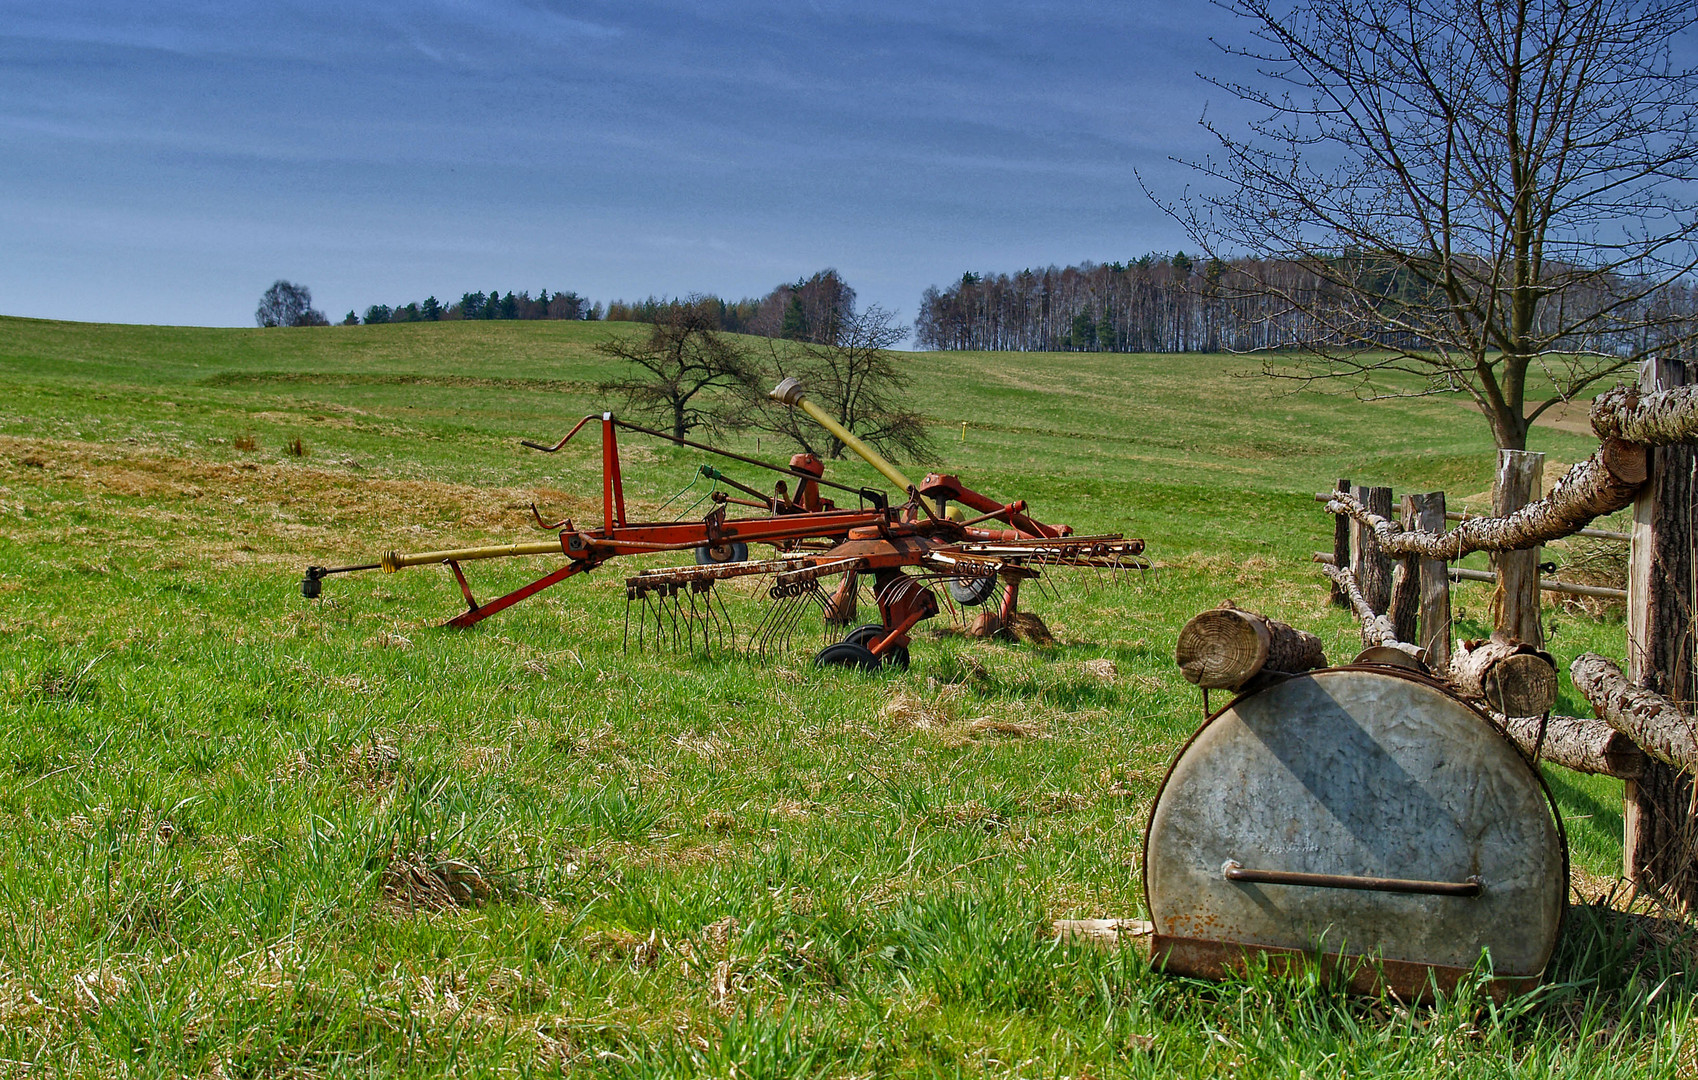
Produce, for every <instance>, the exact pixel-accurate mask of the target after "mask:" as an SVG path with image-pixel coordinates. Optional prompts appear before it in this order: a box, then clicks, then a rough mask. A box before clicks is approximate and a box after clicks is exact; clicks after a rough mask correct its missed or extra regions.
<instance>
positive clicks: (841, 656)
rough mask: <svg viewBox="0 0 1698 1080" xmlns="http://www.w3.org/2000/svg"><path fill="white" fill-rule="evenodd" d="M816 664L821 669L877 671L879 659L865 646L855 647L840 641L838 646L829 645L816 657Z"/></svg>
mask: <svg viewBox="0 0 1698 1080" xmlns="http://www.w3.org/2000/svg"><path fill="white" fill-rule="evenodd" d="M814 663H815V664H817V665H818V666H820V667H848V668H860V669H861V670H862V671H877V670H878V667H879V659H878V657H876V656H874V655H873V654H872V653H871V652H870V651H869V650H868V649H867V647H866V646H865V645H855V644H851V643H850V642H847V641H840V642H838V643H837V644H836V645H827V646H826V647H825V648H823V649H821V650H820V652H819V655H818V656H816V657H814Z"/></svg>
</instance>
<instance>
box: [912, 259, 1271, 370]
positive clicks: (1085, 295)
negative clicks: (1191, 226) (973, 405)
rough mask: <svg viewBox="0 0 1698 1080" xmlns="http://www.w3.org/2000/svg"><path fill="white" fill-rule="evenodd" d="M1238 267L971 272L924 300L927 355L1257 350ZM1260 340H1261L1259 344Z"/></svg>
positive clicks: (1141, 265)
mask: <svg viewBox="0 0 1698 1080" xmlns="http://www.w3.org/2000/svg"><path fill="white" fill-rule="evenodd" d="M1230 269H1231V267H1230V266H1229V264H1227V263H1225V262H1223V261H1221V260H1219V259H1210V260H1207V261H1205V262H1203V263H1200V264H1199V263H1198V262H1196V261H1195V260H1193V259H1191V258H1190V257H1189V256H1187V255H1186V254H1185V253H1184V252H1180V253H1178V254H1176V255H1173V256H1167V255H1153V254H1152V255H1145V256H1144V257H1142V258H1140V259H1134V260H1133V261H1131V262H1129V263H1118V262H1113V263H1092V262H1085V263H1081V264H1079V265H1078V266H1068V267H1062V268H1057V267H1054V266H1048V267H1044V268H1042V269H1039V270H1022V271H1020V272H1019V273H1017V274H984V275H980V274H974V273H967V274H963V275H962V276H961V280H960V281H957V282H955V283H954V284H953V285H950V286H949V287H948V288H946V289H943V290H939V289H937V288H936V287H935V286H934V287H932V288H928V289H927V290H926V291H925V293H924V294H923V295H922V296H921V298H920V311H919V315H918V317H917V318H916V319H915V320H914V336H915V338H916V340H917V343H918V344H919V346H920V348H922V349H985V350H998V349H1006V350H1026V351H1033V352H1061V351H1069V350H1073V351H1085V352H1213V351H1216V350H1218V349H1222V348H1247V347H1253V345H1252V344H1251V342H1252V339H1254V338H1256V336H1257V328H1258V327H1264V326H1265V323H1258V322H1257V320H1256V319H1255V318H1254V317H1253V316H1254V313H1252V312H1246V311H1244V310H1242V306H1241V305H1240V306H1238V307H1235V306H1234V305H1233V304H1232V303H1229V302H1228V300H1227V298H1226V296H1225V294H1224V290H1223V289H1222V283H1223V281H1224V279H1225V277H1226V275H1227V273H1228V271H1229V270H1230ZM1257 343H1259V341H1258V342H1257Z"/></svg>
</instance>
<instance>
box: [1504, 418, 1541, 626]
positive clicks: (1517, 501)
mask: <svg viewBox="0 0 1698 1080" xmlns="http://www.w3.org/2000/svg"><path fill="white" fill-rule="evenodd" d="M1544 471H1545V455H1543V454H1530V453H1528V452H1527V451H1525V450H1499V451H1498V475H1497V483H1495V484H1493V485H1492V516H1494V517H1508V516H1509V515H1510V514H1513V513H1515V512H1516V511H1517V510H1519V509H1521V508H1522V507H1523V506H1526V505H1527V504H1528V503H1530V502H1532V501H1533V500H1534V499H1537V498H1538V497H1539V480H1540V477H1541V476H1542V474H1543V473H1544ZM1492 566H1493V568H1494V569H1495V570H1497V572H1498V587H1497V591H1496V592H1494V593H1493V594H1492V615H1493V620H1492V621H1493V623H1494V625H1495V626H1496V629H1497V630H1498V632H1499V633H1502V634H1507V635H1509V636H1510V637H1511V638H1513V639H1514V640H1516V641H1524V642H1526V643H1527V644H1529V645H1531V646H1533V647H1534V648H1536V649H1542V648H1544V647H1545V631H1544V627H1543V626H1542V625H1541V624H1540V622H1539V549H1538V548H1533V549H1532V550H1531V551H1503V552H1499V553H1498V554H1496V555H1494V556H1493V557H1492Z"/></svg>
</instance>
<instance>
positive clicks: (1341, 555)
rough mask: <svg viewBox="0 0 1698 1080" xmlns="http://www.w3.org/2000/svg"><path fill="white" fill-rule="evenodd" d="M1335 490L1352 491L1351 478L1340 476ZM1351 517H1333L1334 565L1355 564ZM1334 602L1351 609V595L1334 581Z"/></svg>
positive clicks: (1334, 487)
mask: <svg viewBox="0 0 1698 1080" xmlns="http://www.w3.org/2000/svg"><path fill="white" fill-rule="evenodd" d="M1333 490H1334V491H1342V492H1344V493H1345V494H1347V495H1348V494H1349V493H1350V480H1349V479H1348V478H1347V477H1340V478H1339V481H1338V483H1337V484H1335V485H1334V486H1333ZM1350 532H1351V530H1350V519H1349V518H1348V517H1346V516H1345V515H1343V514H1334V515H1333V519H1332V557H1333V565H1334V566H1354V565H1356V564H1355V563H1353V562H1351V561H1350ZM1332 602H1333V605H1334V606H1335V607H1341V608H1343V609H1344V610H1346V611H1349V610H1350V597H1348V596H1346V595H1344V590H1343V589H1342V588H1340V587H1339V584H1338V582H1336V581H1335V582H1333V583H1332Z"/></svg>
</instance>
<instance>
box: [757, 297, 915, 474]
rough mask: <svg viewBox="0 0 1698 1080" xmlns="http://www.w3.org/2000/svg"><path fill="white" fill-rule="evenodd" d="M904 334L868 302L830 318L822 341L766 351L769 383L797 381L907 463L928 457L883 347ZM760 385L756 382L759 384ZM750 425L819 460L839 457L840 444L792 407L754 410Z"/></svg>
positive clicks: (901, 381) (901, 375)
mask: <svg viewBox="0 0 1698 1080" xmlns="http://www.w3.org/2000/svg"><path fill="white" fill-rule="evenodd" d="M907 336H908V328H907V327H906V326H903V325H901V324H899V323H898V322H897V321H896V317H895V315H893V314H892V313H891V312H889V311H886V310H885V309H884V308H882V307H880V306H878V305H877V304H873V305H871V306H869V307H868V308H866V309H865V310H864V311H860V312H854V311H849V312H843V313H841V314H839V316H838V322H837V325H836V327H835V332H834V333H833V334H832V336H831V337H830V338H829V339H827V340H825V341H823V342H817V343H816V342H810V343H806V344H797V345H794V346H790V347H788V349H787V348H786V347H783V346H777V345H775V346H773V351H772V358H773V366H774V367H775V368H776V369H777V374H776V376H773V377H772V381H774V382H775V381H777V380H778V379H781V378H783V377H785V376H787V375H793V376H795V377H796V378H798V379H800V380H801V382H802V386H803V388H804V390H805V391H806V392H807V395H808V398H809V399H810V400H811V401H813V402H814V403H815V404H816V405H818V406H819V407H820V408H822V409H824V410H825V411H826V412H828V413H830V414H831V416H832V419H834V420H836V421H837V422H838V423H840V424H842V425H843V426H844V427H846V428H848V429H849V430H850V431H851V432H853V433H854V434H855V435H856V436H857V437H858V438H860V439H862V440H863V441H865V442H866V443H868V444H869V445H870V446H872V447H874V448H875V449H877V450H879V451H880V452H881V453H885V454H888V455H890V456H891V457H893V458H898V459H903V458H905V459H907V460H909V461H913V460H916V459H923V458H926V457H928V456H930V455H931V453H932V452H933V447H932V444H931V440H930V438H929V437H928V436H927V435H926V428H925V422H924V420H923V419H922V417H921V416H920V414H919V413H918V412H916V411H914V410H913V409H912V408H910V407H909V405H908V401H907V395H906V390H907V387H908V376H907V374H906V373H905V372H904V371H903V370H902V367H901V361H900V360H899V359H898V358H897V356H896V354H894V353H892V352H891V351H890V347H891V346H892V345H895V344H896V343H897V342H899V341H901V340H902V339H903V338H905V337H907ZM765 382H766V381H765V380H763V384H765ZM758 415H759V416H760V420H759V421H758V423H759V424H760V426H761V427H763V428H764V429H766V430H768V431H772V432H774V433H776V434H779V435H783V436H785V437H787V438H789V439H790V440H792V441H793V442H795V443H796V445H797V446H799V447H801V448H802V449H803V450H804V451H806V452H808V453H810V454H814V455H816V456H819V457H828V458H841V457H842V456H843V451H844V446H843V443H842V442H841V441H840V440H838V439H837V438H835V437H833V436H832V435H830V434H829V433H827V432H825V431H823V430H821V429H820V428H819V427H818V426H817V425H816V424H814V422H813V421H812V420H810V419H808V418H807V416H805V415H803V414H800V413H798V412H796V411H795V410H793V409H788V408H783V407H778V406H774V405H773V403H771V402H763V403H762V404H761V407H760V410H759V414H758Z"/></svg>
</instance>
